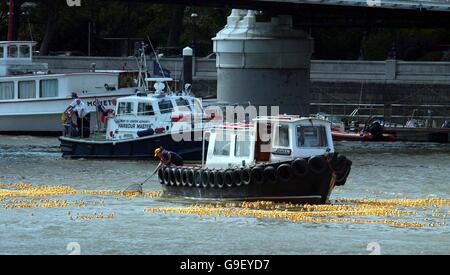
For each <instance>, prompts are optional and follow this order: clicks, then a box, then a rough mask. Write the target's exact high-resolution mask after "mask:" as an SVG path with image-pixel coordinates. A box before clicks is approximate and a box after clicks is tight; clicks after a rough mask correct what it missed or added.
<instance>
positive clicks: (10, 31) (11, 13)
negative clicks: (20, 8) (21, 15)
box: [7, 0, 14, 41]
mask: <svg viewBox="0 0 450 275" xmlns="http://www.w3.org/2000/svg"><path fill="white" fill-rule="evenodd" d="M7 40H8V41H13V40H14V0H9V15H8V39H7Z"/></svg>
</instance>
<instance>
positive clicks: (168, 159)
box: [155, 147, 184, 172]
mask: <svg viewBox="0 0 450 275" xmlns="http://www.w3.org/2000/svg"><path fill="white" fill-rule="evenodd" d="M155 157H159V159H160V160H161V162H160V163H159V165H158V167H157V168H156V170H155V172H156V171H158V170H159V169H160V168H161V167H162V166H163V165H166V166H171V165H175V166H183V164H184V163H183V158H182V157H180V155H178V154H177V153H175V152H171V151H168V150H165V149H163V148H162V147H160V148H158V149H156V150H155Z"/></svg>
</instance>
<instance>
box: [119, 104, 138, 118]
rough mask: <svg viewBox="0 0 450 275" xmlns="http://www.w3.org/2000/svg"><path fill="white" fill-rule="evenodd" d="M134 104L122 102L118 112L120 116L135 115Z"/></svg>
mask: <svg viewBox="0 0 450 275" xmlns="http://www.w3.org/2000/svg"><path fill="white" fill-rule="evenodd" d="M133 112H134V110H133V102H120V103H119V107H118V110H117V114H119V115H129V114H131V113H133Z"/></svg>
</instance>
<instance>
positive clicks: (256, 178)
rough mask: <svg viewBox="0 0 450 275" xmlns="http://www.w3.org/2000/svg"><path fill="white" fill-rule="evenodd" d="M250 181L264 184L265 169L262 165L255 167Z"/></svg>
mask: <svg viewBox="0 0 450 275" xmlns="http://www.w3.org/2000/svg"><path fill="white" fill-rule="evenodd" d="M250 181H251V182H253V183H256V184H263V183H264V169H263V168H262V167H254V168H253V169H252V171H251V172H250Z"/></svg>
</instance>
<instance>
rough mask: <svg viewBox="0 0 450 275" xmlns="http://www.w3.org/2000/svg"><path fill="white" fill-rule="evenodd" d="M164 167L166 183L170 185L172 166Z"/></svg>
mask: <svg viewBox="0 0 450 275" xmlns="http://www.w3.org/2000/svg"><path fill="white" fill-rule="evenodd" d="M163 169H164V183H165V184H166V185H170V168H169V167H165V168H163Z"/></svg>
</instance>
